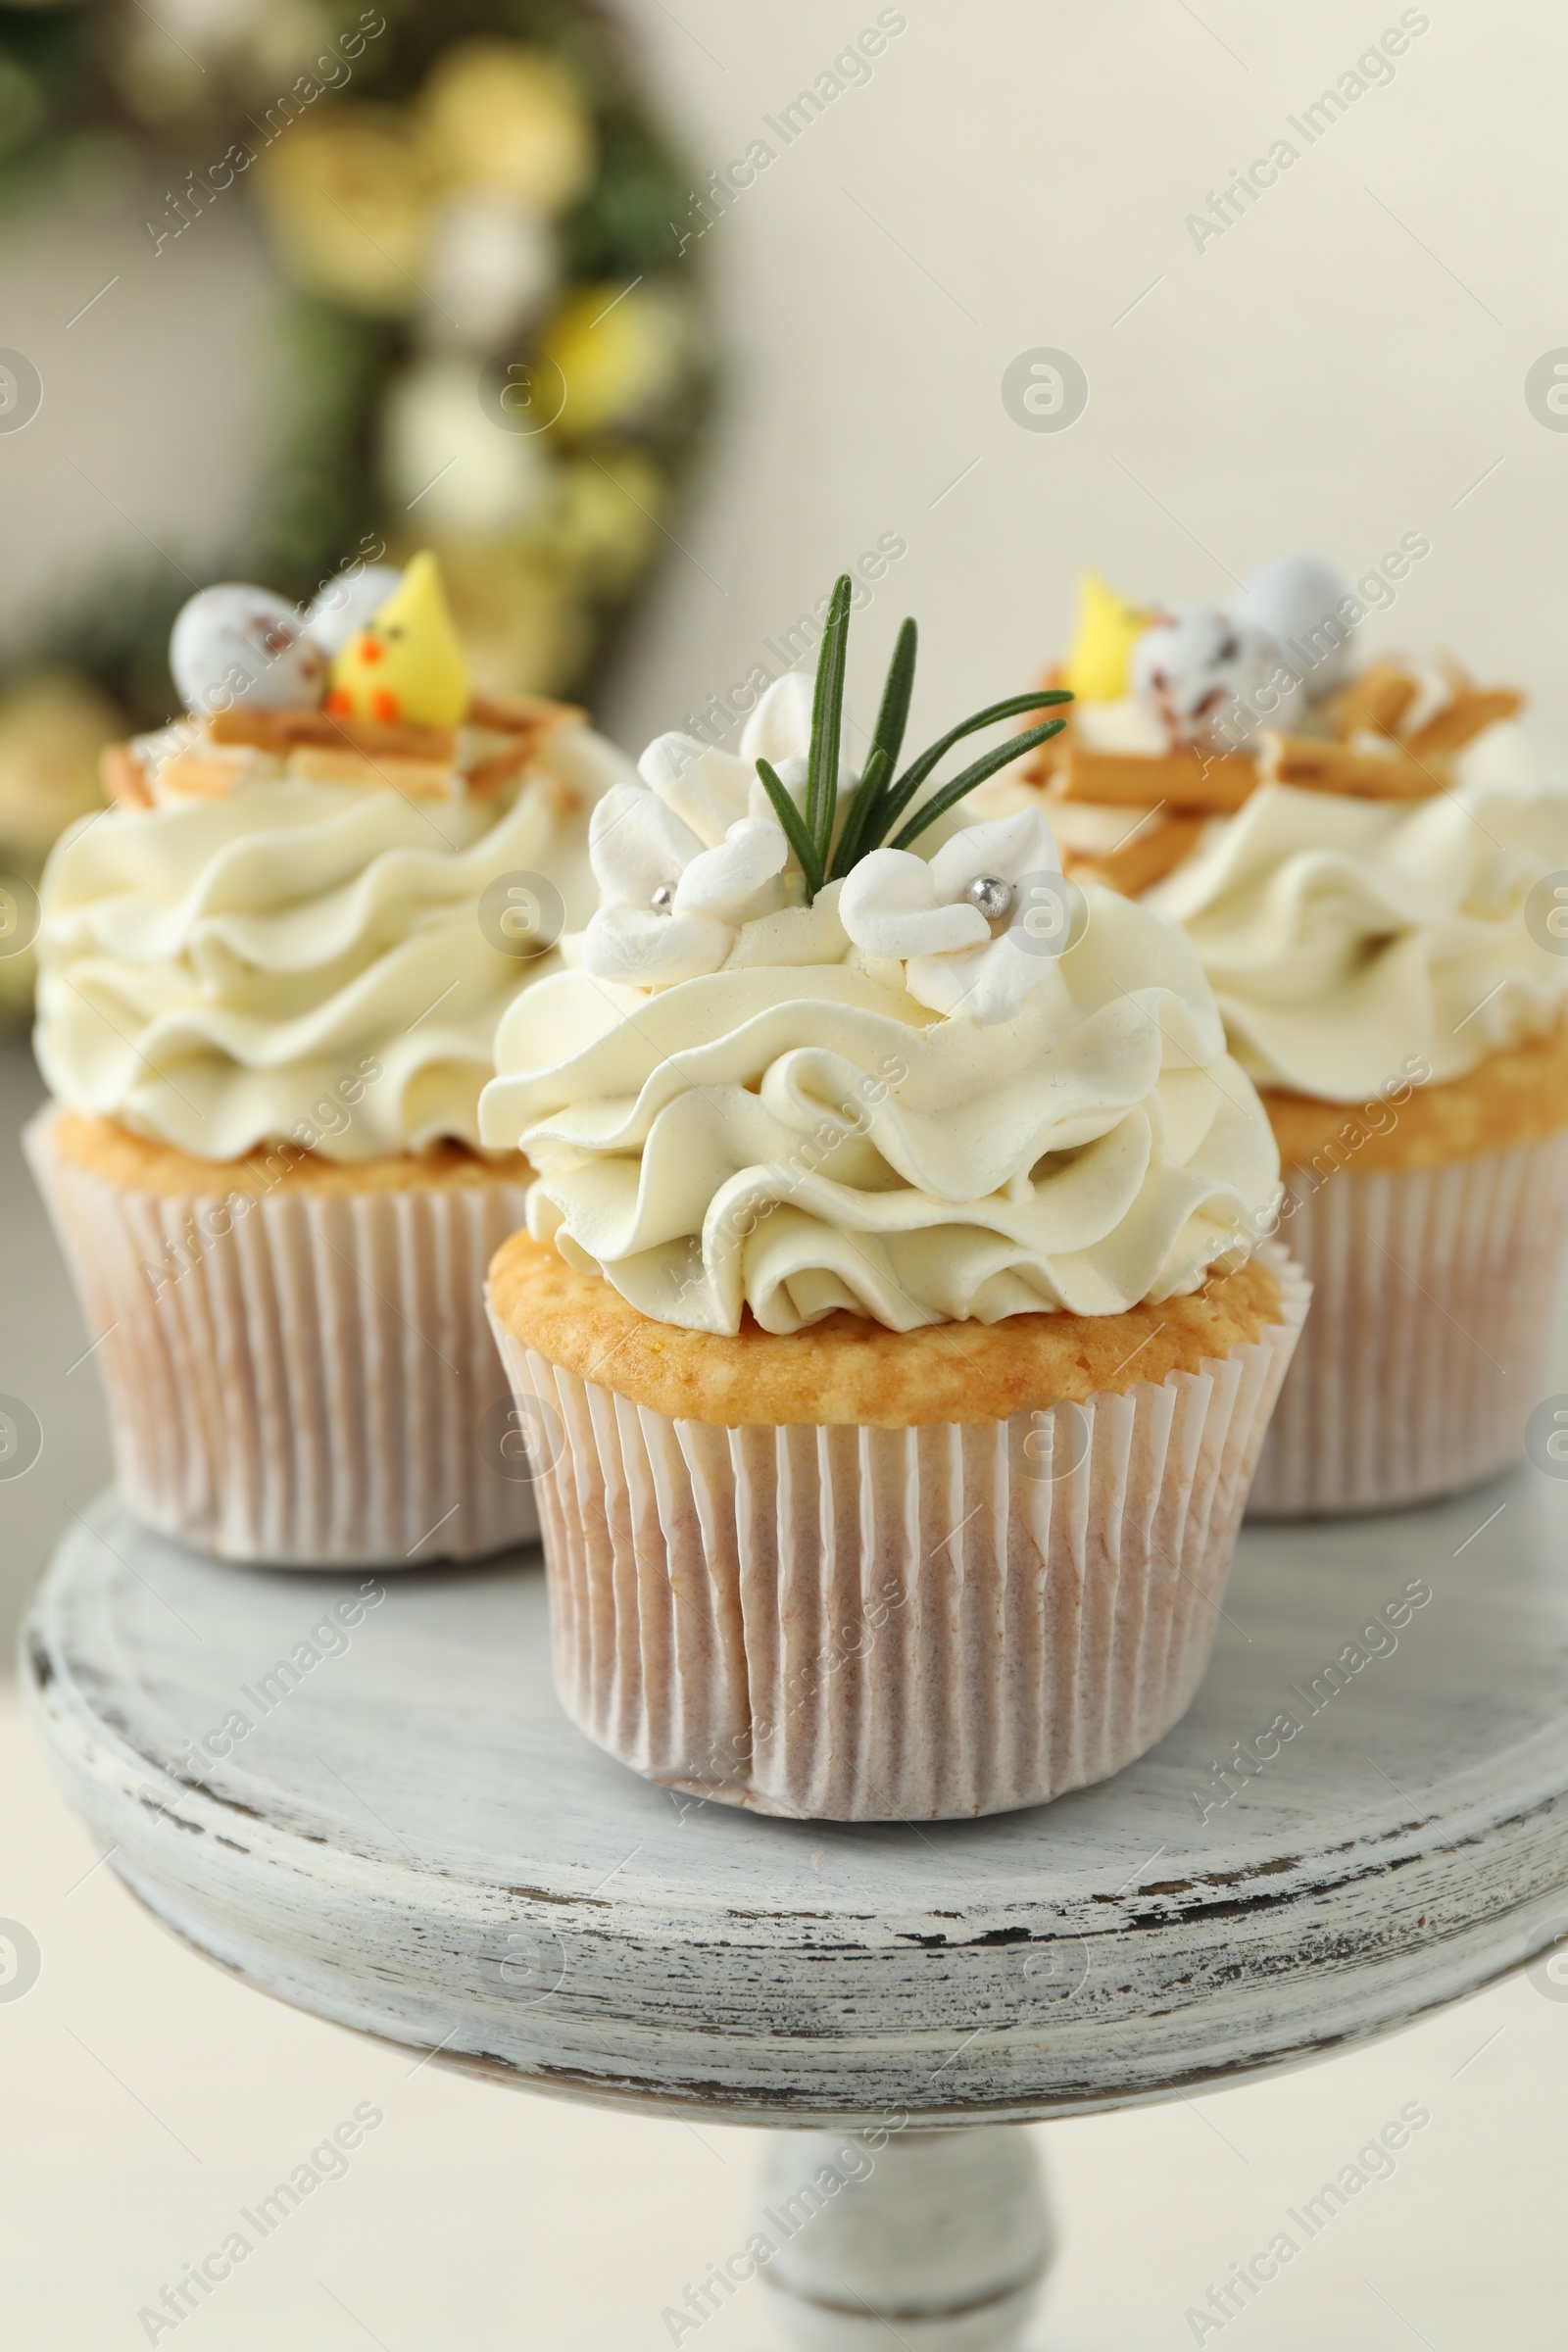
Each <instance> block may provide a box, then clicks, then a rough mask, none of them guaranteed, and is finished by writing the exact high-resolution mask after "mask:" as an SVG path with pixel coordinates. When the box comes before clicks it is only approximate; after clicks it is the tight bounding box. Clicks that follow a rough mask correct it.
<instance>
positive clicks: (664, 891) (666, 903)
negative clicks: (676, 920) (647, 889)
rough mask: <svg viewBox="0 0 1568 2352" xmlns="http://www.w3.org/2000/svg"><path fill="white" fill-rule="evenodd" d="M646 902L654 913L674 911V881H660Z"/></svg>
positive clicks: (671, 912) (670, 912)
mask: <svg viewBox="0 0 1568 2352" xmlns="http://www.w3.org/2000/svg"><path fill="white" fill-rule="evenodd" d="M648 904H649V906H650V907H652V908H653V910H654V912H655V913H656V914H673V912H674V911H675V885H674V883H673V882H661V883H660V884H659V886H658V888H657V889H656V890H655V892H654V894H653V896H652V898H651V899H650V900H649V902H648Z"/></svg>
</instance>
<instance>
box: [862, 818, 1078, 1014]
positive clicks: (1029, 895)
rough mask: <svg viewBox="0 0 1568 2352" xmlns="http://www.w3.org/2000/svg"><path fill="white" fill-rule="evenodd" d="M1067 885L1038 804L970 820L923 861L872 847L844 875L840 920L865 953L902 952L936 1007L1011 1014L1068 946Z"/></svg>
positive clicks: (916, 987) (913, 991) (923, 997)
mask: <svg viewBox="0 0 1568 2352" xmlns="http://www.w3.org/2000/svg"><path fill="white" fill-rule="evenodd" d="M1071 893H1072V885H1071V884H1070V883H1067V882H1064V881H1063V880H1062V876H1061V864H1060V860H1059V859H1058V858H1057V856H1056V845H1055V842H1054V839H1053V838H1052V832H1051V827H1050V826H1049V825H1048V824H1047V822H1046V820H1045V818H1044V817H1043V816H1042V815H1041V814H1040V813H1039V812H1038V810H1036V809H1021V810H1020V811H1019V812H1018V813H1017V814H1016V815H1015V816H1004V817H998V818H997V819H996V820H995V821H994V822H993V823H991V824H984V825H970V826H968V827H967V828H966V829H965V830H964V831H963V832H961V833H955V834H954V836H953V838H952V839H951V840H950V841H947V842H944V844H943V846H942V848H941V849H940V850H938V851H937V853H936V855H935V856H934V857H933V858H931V859H930V861H929V862H927V860H926V859H925V858H917V857H915V856H914V854H913V852H912V851H909V850H873V851H872V852H871V854H870V856H869V857H868V858H861V859H860V861H859V863H858V865H856V866H855V867H854V868H853V869H852V871H851V873H850V874H849V876H848V878H847V879H846V881H845V884H844V888H843V891H842V893H841V894H840V897H839V919H840V921H841V922H842V923H843V925H844V928H845V930H846V931H847V932H848V933H849V935H850V937H851V939H853V940H854V942H855V944H856V946H857V947H858V948H861V949H863V950H864V951H865V953H866V954H867V955H868V956H901V957H903V958H904V959H905V981H906V984H907V988H908V991H909V994H910V995H911V996H912V997H914V998H915V999H916V1000H917V1002H918V1003H920V1004H921V1005H930V1007H931V1009H932V1010H933V1012H941V1013H959V1012H962V1013H966V1014H967V1015H968V1017H969V1018H970V1019H971V1020H973V1021H980V1022H984V1023H990V1022H993V1021H1006V1020H1010V1019H1011V1018H1012V1016H1013V1014H1014V1013H1015V1012H1016V1011H1017V1010H1018V1007H1019V1005H1021V1004H1022V1003H1023V1001H1024V998H1025V997H1026V996H1027V995H1028V994H1029V991H1030V990H1031V989H1032V988H1036V987H1038V986H1039V984H1040V982H1041V981H1042V980H1044V979H1045V978H1046V976H1047V974H1048V973H1049V971H1050V969H1051V965H1052V961H1053V960H1054V957H1055V956H1058V955H1060V953H1061V951H1062V949H1063V948H1065V947H1066V946H1067V945H1068V942H1069V936H1070V930H1071V915H1072V897H1071Z"/></svg>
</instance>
